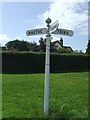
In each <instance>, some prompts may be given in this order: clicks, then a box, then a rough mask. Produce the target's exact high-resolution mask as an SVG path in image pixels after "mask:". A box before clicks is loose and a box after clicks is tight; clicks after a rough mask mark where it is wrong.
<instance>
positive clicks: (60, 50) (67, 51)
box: [57, 48, 72, 53]
mask: <svg viewBox="0 0 90 120" xmlns="http://www.w3.org/2000/svg"><path fill="white" fill-rule="evenodd" d="M57 52H58V53H72V51H71V50H69V49H67V48H58V49H57Z"/></svg>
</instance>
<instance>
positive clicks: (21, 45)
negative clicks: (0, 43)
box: [5, 39, 30, 51]
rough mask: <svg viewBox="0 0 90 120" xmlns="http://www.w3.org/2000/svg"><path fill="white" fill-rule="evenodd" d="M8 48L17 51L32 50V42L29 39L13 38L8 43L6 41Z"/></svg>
mask: <svg viewBox="0 0 90 120" xmlns="http://www.w3.org/2000/svg"><path fill="white" fill-rule="evenodd" d="M5 46H6V47H7V48H8V49H10V48H12V47H13V48H14V49H16V50H17V51H29V50H30V43H29V42H27V41H24V40H22V41H20V40H18V39H16V40H13V41H9V42H8V43H6V45H5Z"/></svg>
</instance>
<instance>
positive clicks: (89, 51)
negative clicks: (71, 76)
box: [86, 40, 90, 55]
mask: <svg viewBox="0 0 90 120" xmlns="http://www.w3.org/2000/svg"><path fill="white" fill-rule="evenodd" d="M86 54H88V55H90V40H88V45H87V49H86Z"/></svg>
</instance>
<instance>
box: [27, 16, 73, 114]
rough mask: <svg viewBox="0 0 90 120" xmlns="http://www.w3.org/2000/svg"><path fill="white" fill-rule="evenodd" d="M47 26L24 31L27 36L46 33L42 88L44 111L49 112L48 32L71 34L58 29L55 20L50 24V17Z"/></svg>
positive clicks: (70, 31) (68, 31) (49, 36)
mask: <svg viewBox="0 0 90 120" xmlns="http://www.w3.org/2000/svg"><path fill="white" fill-rule="evenodd" d="M46 23H47V28H39V29H32V30H28V31H26V35H27V36H31V35H42V34H46V59H45V89H44V113H45V115H48V113H49V73H50V39H51V35H50V34H57V35H65V36H73V31H72V30H66V29H58V26H59V22H58V21H56V22H55V23H53V24H52V25H51V26H50V23H51V19H50V18H48V19H47V20H46Z"/></svg>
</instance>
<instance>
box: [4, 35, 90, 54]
mask: <svg viewBox="0 0 90 120" xmlns="http://www.w3.org/2000/svg"><path fill="white" fill-rule="evenodd" d="M2 50H3V51H5V50H7V51H30V52H45V51H46V38H45V39H43V38H42V37H41V38H40V40H39V44H38V45H37V43H36V42H28V41H24V40H22V41H21V40H18V39H16V40H13V41H9V42H7V43H6V44H5V47H3V48H2ZM50 52H54V53H55V52H58V53H72V51H70V50H68V49H65V48H59V49H57V46H55V45H54V44H53V43H52V42H51V44H50ZM73 53H83V52H82V51H79V52H76V51H73ZM85 54H88V55H90V40H89V41H88V45H87V49H86V52H85Z"/></svg>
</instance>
